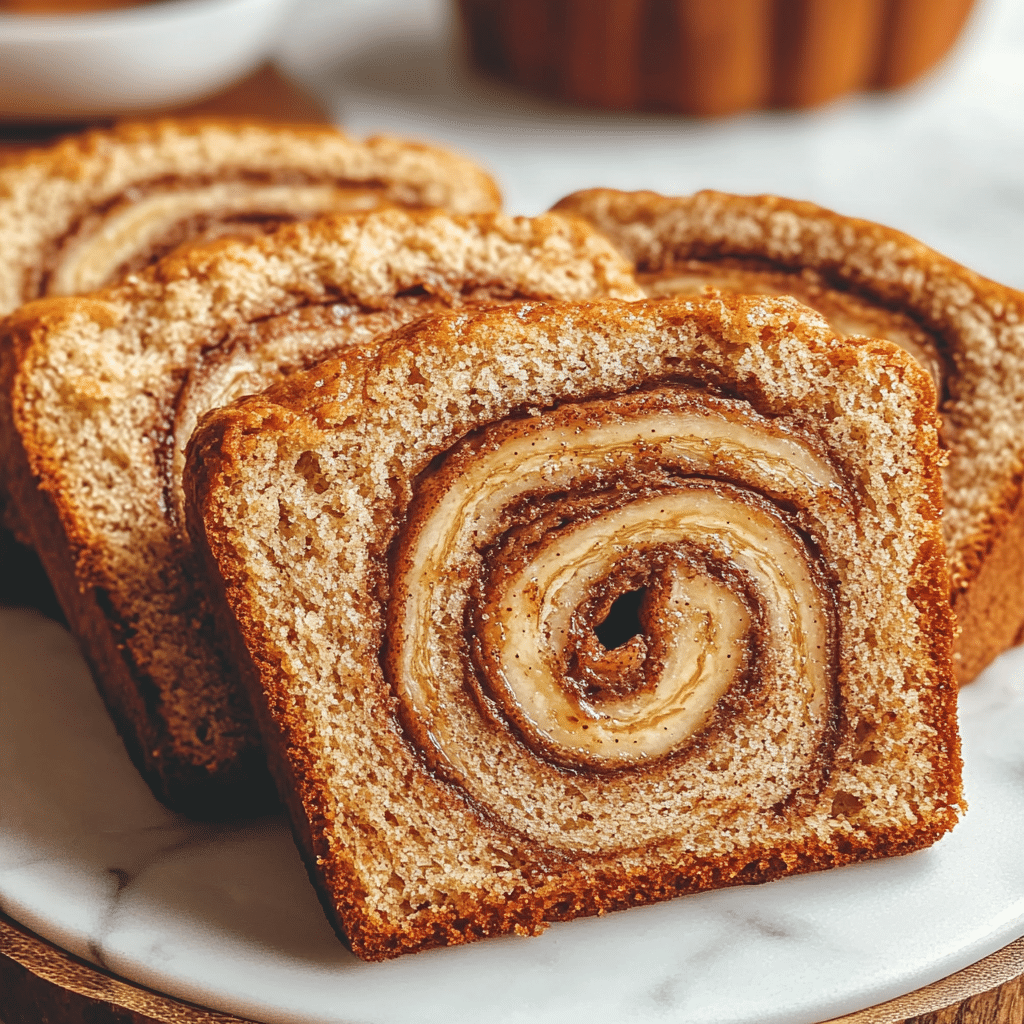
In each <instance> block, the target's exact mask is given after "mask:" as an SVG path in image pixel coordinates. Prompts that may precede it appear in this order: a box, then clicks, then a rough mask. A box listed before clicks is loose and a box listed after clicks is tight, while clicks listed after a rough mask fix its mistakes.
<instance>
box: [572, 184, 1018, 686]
mask: <svg viewBox="0 0 1024 1024" xmlns="http://www.w3.org/2000/svg"><path fill="white" fill-rule="evenodd" d="M555 208H556V209H557V210H560V211H562V212H564V213H569V214H573V215H575V216H581V217H584V218H586V219H587V220H588V221H590V222H591V223H592V224H594V225H595V226H596V227H597V228H598V229H599V230H601V231H602V232H603V233H604V234H605V235H607V236H608V237H609V238H610V239H611V240H612V241H613V242H614V243H615V245H616V246H617V247H618V248H619V249H620V251H621V252H622V253H623V254H624V255H625V256H626V257H627V258H628V259H630V260H631V261H632V262H633V263H634V264H635V266H636V269H637V272H638V276H639V278H640V281H641V283H642V284H643V286H644V288H645V290H646V291H647V293H648V294H649V295H652V296H657V295H698V294H701V293H702V292H703V291H704V289H706V288H713V289H715V290H718V291H722V292H754V293H768V294H776V295H778V294H788V295H794V296H796V297H797V298H798V299H800V300H801V301H802V302H805V303H807V304H808V305H810V306H812V307H814V308H815V309H817V310H818V311H819V312H821V313H822V314H823V315H824V316H825V317H826V318H827V319H828V321H829V323H830V324H831V325H832V327H833V328H834V329H835V330H837V331H839V332H841V333H842V334H844V335H867V336H870V337H883V338H888V339H889V340H890V341H893V342H895V343H896V344H898V345H900V346H901V347H902V348H905V349H906V350H907V351H908V352H910V353H911V354H912V355H913V356H914V357H915V358H916V359H918V361H920V362H921V363H922V365H924V366H925V367H926V368H927V369H928V370H929V372H930V373H931V374H932V376H933V378H934V379H935V382H936V386H937V389H938V392H939V411H940V413H941V415H942V424H943V425H942V439H943V444H944V445H945V447H947V448H948V449H949V463H948V465H947V467H946V469H945V472H944V483H945V500H946V513H945V519H944V531H945V537H946V543H947V545H948V553H949V564H950V570H951V573H952V577H953V597H952V600H953V607H954V609H955V611H956V616H957V619H958V621H959V624H960V632H959V636H958V638H957V641H956V645H955V649H954V658H955V663H956V671H957V676H958V678H959V680H960V682H961V683H966V682H969V681H970V680H971V679H973V678H974V677H975V676H976V675H977V674H978V673H979V672H980V671H981V670H982V669H983V668H984V667H985V666H986V665H987V664H988V663H989V662H990V661H991V660H992V659H993V658H994V657H995V656H996V655H997V654H999V653H1000V652H1002V651H1003V650H1005V649H1006V648H1007V647H1010V646H1012V645H1013V644H1014V643H1015V642H1016V640H1017V637H1018V634H1019V633H1020V631H1021V627H1022V625H1024V431H1022V430H1021V429H1020V424H1021V422H1022V418H1024V325H1022V318H1024V295H1021V293H1020V292H1017V291H1014V290H1013V289H1012V288H1007V287H1004V286H1002V285H998V284H996V283H994V282H993V281H988V280H985V279H984V278H982V277H980V276H979V275H978V274H975V273H973V272H972V271H970V270H968V269H966V268H965V267H962V266H960V265H958V264H956V263H954V262H953V261H952V260H950V259H947V258H946V257H945V256H941V255H939V254H938V253H936V252H934V251H933V250H931V249H929V248H927V247H926V246H924V245H922V244H921V243H920V242H918V241H916V240H914V239H913V238H910V237H909V236H907V235H905V234H902V233H900V232H898V231H893V230H892V229H890V228H886V227H882V226H881V225H878V224H872V223H870V222H869V221H864V220H856V219H854V218H852V217H842V216H839V215H838V214H835V213H832V212H831V211H829V210H823V209H822V208H821V207H818V206H814V205H813V204H811V203H802V202H795V201H793V200H789V199H779V198H777V197H775V196H751V197H746V196H730V195H725V194H723V193H720V192H699V193H697V194H696V195H692V196H683V197H679V198H666V197H664V196H660V195H657V194H656V193H653V192H635V193H627V192H615V191H613V190H609V189H592V190H590V191H586V192H578V193H576V194H574V195H571V196H568V197H566V198H565V199H563V200H562V201H561V202H559V203H558V204H557V205H556V207H555Z"/></svg>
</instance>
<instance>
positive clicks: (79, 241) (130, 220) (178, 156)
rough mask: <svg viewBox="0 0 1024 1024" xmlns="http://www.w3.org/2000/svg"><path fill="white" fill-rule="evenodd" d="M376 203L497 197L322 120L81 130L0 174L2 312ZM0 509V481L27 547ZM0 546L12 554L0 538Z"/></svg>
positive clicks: (468, 204) (421, 150)
mask: <svg viewBox="0 0 1024 1024" xmlns="http://www.w3.org/2000/svg"><path fill="white" fill-rule="evenodd" d="M386 205H398V206H407V207H440V208H443V209H447V210H450V211H452V212H456V213H488V212H493V211H495V210H497V209H498V208H499V206H500V196H499V194H498V190H497V188H496V186H495V184H494V182H493V181H492V180H491V179H490V177H488V175H486V174H485V173H484V172H483V171H482V170H480V169H479V168H478V167H476V166H475V165H474V164H472V163H471V162H470V161H468V160H465V159H462V158H461V157H458V156H455V155H453V154H451V153H447V152H445V151H443V150H441V149H438V148H435V147H431V146H425V145H421V144H419V143H414V142H408V141H403V140H399V139H391V138H384V137H377V138H371V139H367V140H366V141H365V142H364V141H356V140H354V139H350V138H348V137H347V136H345V135H344V134H342V133H341V132H340V131H338V130H336V129H334V128H330V127H325V126H321V125H294V126H287V125H274V124H269V123H261V122H257V121H245V120H227V119H223V120H214V119H193V120H160V121H152V122H140V123H126V124H123V125H119V126H117V127H115V128H112V129H104V130H97V131H91V132H86V133H84V134H82V135H78V136H74V137H72V138H69V139H67V140H65V141H63V142H60V143H58V144H56V145H54V146H51V147H48V148H45V149H38V150H31V151H27V152H25V153H23V154H20V155H19V156H17V157H15V158H12V159H10V160H8V161H6V162H5V164H4V165H3V166H2V167H0V246H2V251H3V257H4V258H3V261H2V262H0V314H6V313H9V312H11V311H12V310H13V309H15V308H16V307H17V306H20V305H21V304H22V303H23V302H27V301H29V300H30V299H35V298H38V297H40V296H44V295H78V294H83V293H86V292H91V291H95V290H96V289H97V288H101V287H105V286H107V285H110V284H114V283H116V282H117V281H119V280H121V279H122V278H123V277H124V276H125V275H126V274H128V273H130V272H133V271H137V270H139V269H141V268H143V267H145V266H147V265H148V264H150V263H152V262H153V261H154V260H156V259H157V258H159V257H160V256H162V255H165V254H166V253H168V252H169V251H171V250H172V249H174V248H176V247H178V246H181V245H184V244H187V243H190V242H194V241H196V240H202V239H210V238H215V237H224V236H230V237H236V238H238V237H241V238H254V237H257V236H259V235H261V234H264V233H266V232H267V231H270V230H272V229H273V228H275V227H277V226H279V225H281V224H282V223H284V222H287V221H294V220H306V219H308V218H310V217H313V216H316V215H319V214H324V213H331V212H345V211H360V210H363V211H365V210H370V209H374V208H377V207H381V206H386ZM5 505H7V499H6V486H5V484H4V481H3V480H2V479H0V513H2V516H0V518H2V519H3V521H5V523H6V525H7V527H8V528H9V529H12V530H13V531H14V532H15V534H16V535H17V536H18V538H19V540H21V541H22V542H24V543H28V542H29V534H30V531H29V530H28V528H27V527H25V526H20V525H19V523H18V520H17V514H16V510H14V509H12V508H9V507H8V508H6V509H5V508H4V506H5ZM0 551H5V552H6V551H9V552H10V554H9V555H8V556H7V559H5V560H10V558H12V557H13V558H18V557H20V556H19V555H18V554H16V553H15V549H14V548H13V547H12V546H11V543H10V540H9V538H7V537H3V536H0ZM22 560H23V561H24V559H22ZM6 568H7V566H0V576H2V575H3V569H6ZM7 591H9V592H7ZM20 598H21V591H20V590H19V588H18V587H17V586H16V585H15V584H14V581H11V583H10V585H9V586H8V587H7V588H6V591H5V588H4V587H3V585H2V584H0V600H4V599H6V600H19V599H20Z"/></svg>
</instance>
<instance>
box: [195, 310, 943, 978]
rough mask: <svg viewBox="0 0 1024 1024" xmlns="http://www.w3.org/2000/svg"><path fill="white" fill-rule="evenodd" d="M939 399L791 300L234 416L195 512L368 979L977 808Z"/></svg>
mask: <svg viewBox="0 0 1024 1024" xmlns="http://www.w3.org/2000/svg"><path fill="white" fill-rule="evenodd" d="M940 462H941V456H940V453H939V450H938V447H937V444H936V416H935V412H934V393H933V389H932V386H931V383H930V379H929V377H928V375H927V374H926V373H925V372H924V371H923V370H921V369H920V368H919V367H918V366H917V365H916V364H915V363H914V362H913V361H912V360H911V359H909V358H908V357H906V356H905V355H904V354H903V353H901V352H900V351H899V350H898V349H896V348H895V347H893V346H891V345H889V344H887V343H884V342H867V343H864V344H860V345H853V344H848V343H845V342H843V341H841V340H839V339H837V338H836V337H835V335H834V333H833V332H832V331H831V330H830V329H829V328H828V326H827V324H826V323H825V322H824V321H823V320H821V319H820V318H819V317H817V316H816V315H815V314H814V313H812V312H811V311H810V310H807V309H806V308H804V307H802V306H801V305H799V304H798V303H796V302H794V301H793V300H791V299H774V298H769V299H760V298H723V299H694V300H688V301H683V300H662V301H653V302H646V303H631V304H625V303H621V302H610V301H606V302H595V303H590V304H560V305H555V306H550V307H546V306H536V305H534V306H529V305H527V306H524V307H520V308H518V309H511V308H509V309H492V310H488V311H483V312H470V311H466V312H464V313H461V314H458V315H445V316H438V317H436V318H428V319H425V320H423V321H420V322H418V323H416V324H413V325H410V326H409V327H406V328H403V329H401V330H399V331H398V332H396V334H395V335H393V336H392V338H391V339H389V340H388V341H387V342H385V343H384V344H383V346H382V348H381V351H380V352H379V353H378V354H375V355H374V356H373V357H371V358H369V359H357V358H355V357H354V356H352V355H350V354H349V355H346V354H344V353H343V354H342V355H340V356H339V357H338V358H336V359H332V360H329V361H326V362H324V363H321V364H319V365H318V366H317V367H315V368H314V369H312V370H311V371H309V372H306V373H299V374H295V375H294V376H292V377H291V378H289V379H288V380H287V381H285V382H283V383H282V384H280V385H276V386H275V387H273V388H271V389H270V390H268V391H267V392H265V393H264V394H262V395H259V396H254V397H251V398H247V399H244V400H242V401H240V402H238V403H236V404H235V405H233V406H230V407H227V408H224V409H221V410H219V411H218V412H216V413H214V414H213V415H211V416H210V417H209V418H208V419H207V420H206V421H205V422H204V424H203V425H202V426H201V427H200V429H199V430H198V431H197V432H196V434H195V435H193V438H192V440H191V442H190V446H189V452H188V459H187V466H186V474H185V481H186V483H185V487H186V503H187V510H188V517H189V518H188V522H189V530H190V534H191V535H192V536H193V537H194V538H195V539H196V542H197V543H198V544H199V545H200V546H201V547H202V549H203V551H204V554H205V557H206V562H207V567H208V571H209V573H210V576H211V580H212V584H213V586H214V588H215V589H216V590H217V592H218V595H219V601H220V605H219V606H220V608H221V611H222V614H223V616H224V618H225V623H226V625H225V628H226V629H227V630H228V631H229V632H230V633H231V635H232V636H233V637H234V643H235V646H236V649H237V652H238V657H239V658H240V661H241V664H242V665H243V675H244V677H245V679H246V682H247V684H248V687H249V689H250V696H251V698H252V700H253V704H254V707H255V709H256V711H257V715H258V716H259V719H260V725H261V730H262V732H263V735H264V737H265V741H266V745H267V750H268V755H269V758H270V763H271V766H272V768H273V769H274V771H275V774H276V776H277V781H278V785H279V789H280V791H281V792H282V795H283V796H284V798H285V800H286V801H287V803H288V806H289V809H290V812H291V815H292V818H293V823H294V826H295V830H296V834H297V835H298V836H299V838H300V840H301V843H302V845H303V848H304V853H305V856H306V858H307V863H308V866H309V870H310V873H311V877H313V878H314V879H315V880H316V881H317V884H318V885H319V887H320V889H321V894H322V898H323V901H324V905H325V907H326V908H327V910H328V913H329V914H330V916H331V918H332V920H333V921H334V923H335V926H336V927H337V929H338V931H339V933H340V934H341V935H342V936H343V937H345V939H346V941H347V942H348V943H349V944H350V945H351V947H352V949H353V950H354V951H355V952H356V953H357V954H358V955H359V956H361V957H364V958H366V959H371V960H377V959H383V958H386V957H391V956H395V955H398V954H400V953H404V952H411V951H415V950H419V949H423V948H427V947H430V946H436V945H443V944H454V943H461V942H467V941H470V940H473V939H477V938H481V937H485V936H489V935H496V934H501V933H508V932H515V933H518V934H529V933H535V932H537V931H539V930H540V929H542V928H543V927H544V926H545V925H546V923H547V922H550V921H555V920H564V919H568V918H572V917H576V916H579V915H584V914H594V913H602V912H604V911H607V910H613V909H620V908H625V907H629V906H633V905H636V904H640V903H647V902H651V901H654V900H661V899H667V898H670V897H672V896H676V895H679V894H682V893H687V892H693V891H697V890H701V889H708V888H713V887H717V886H724V885H732V884H738V883H744V882H760V881H767V880H769V879H773V878H777V877H779V876H781V875H784V874H788V873H792V872H798V871H808V870H814V869H818V868H823V867H828V866H831V865H837V864H844V863H848V862H850V861H853V860H859V859H864V858H869V857H877V856H885V855H891V854H898V853H903V852H906V851H909V850H913V849H917V848H919V847H921V846H924V845H927V844H928V843H931V842H933V841H934V840H935V839H936V838H938V837H939V836H940V835H941V834H943V833H944V832H945V831H946V830H948V829H949V828H951V827H952V825H953V824H954V823H955V821H956V819H957V816H958V812H959V809H960V808H961V806H962V805H961V795H960V784H959V770H960V768H959V748H958V740H957V734H956V720H955V714H956V707H955V703H956V690H955V685H954V683H953V678H952V672H951V667H950V636H951V630H952V612H951V609H950V606H949V602H948V576H947V570H946V564H945V557H944V549H943V545H942V538H941V531H940V525H939V513H940V481H939V469H938V467H939V464H940Z"/></svg>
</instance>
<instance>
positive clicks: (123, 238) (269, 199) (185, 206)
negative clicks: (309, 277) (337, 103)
mask: <svg viewBox="0 0 1024 1024" xmlns="http://www.w3.org/2000/svg"><path fill="white" fill-rule="evenodd" d="M383 196H384V188H383V187H382V186H378V185H373V184H369V185H353V186H339V185H336V184H316V183H302V184H295V183H289V184H280V183H275V182H260V181H246V180H234V181H222V182H213V183H207V184H194V185H190V184H188V183H184V182H183V183H179V184H178V185H174V184H173V183H172V185H171V186H168V187H164V188H160V189H155V190H153V191H152V192H150V193H149V194H145V192H144V190H141V194H140V191H139V190H137V191H135V192H133V193H132V194H129V195H126V196H124V197H123V198H122V199H121V200H120V201H118V202H115V203H113V204H111V205H110V206H109V207H108V208H107V209H105V210H103V211H101V212H98V213H96V214H94V215H93V216H91V217H88V218H86V220H85V221H83V222H82V224H81V225H79V227H78V229H77V230H76V231H75V232H74V234H72V235H70V236H69V237H68V238H66V239H64V241H63V242H62V243H61V244H60V246H59V250H58V252H57V253H56V255H55V257H54V259H53V261H52V263H51V266H50V270H49V274H48V277H47V281H46V289H45V293H46V294H47V295H81V294H85V293H87V292H91V291H95V290H96V289H98V288H102V287H103V286H105V285H107V284H110V283H111V282H112V281H115V280H117V279H118V278H119V277H122V276H123V275H124V274H126V273H129V272H131V271H133V270H138V269H140V268H141V267H144V266H146V265H147V264H149V263H151V262H153V261H154V260H155V259H157V258H158V257H160V256H162V255H164V254H165V253H167V252H170V251H171V250H172V249H174V248H175V247H176V246H178V245H181V244H182V243H184V242H195V241H209V240H212V239H214V238H220V237H232V238H252V237H254V236H256V235H260V234H264V233H265V232H266V231H267V230H269V229H271V228H272V227H274V226H275V225H277V224H280V223H282V222H285V221H291V220H302V219H305V218H309V217H315V216H317V215H318V214H323V213H329V212H333V213H345V212H358V211H361V210H372V209H374V208H376V207H378V206H380V205H381V202H382V200H383Z"/></svg>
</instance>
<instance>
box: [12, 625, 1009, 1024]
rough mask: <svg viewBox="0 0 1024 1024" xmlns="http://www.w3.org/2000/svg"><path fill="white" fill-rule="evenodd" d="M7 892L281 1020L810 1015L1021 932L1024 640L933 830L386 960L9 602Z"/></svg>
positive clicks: (988, 693) (185, 985)
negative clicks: (349, 939)
mask: <svg viewBox="0 0 1024 1024" xmlns="http://www.w3.org/2000/svg"><path fill="white" fill-rule="evenodd" d="M0 656H2V660H3V664H4V665H5V671H4V672H3V675H2V682H0V752H2V753H0V907H2V909H3V910H4V912H5V913H7V914H9V915H10V916H12V917H13V918H15V919H16V920H18V921H21V922H23V923H24V924H25V925H27V926H28V927H30V928H33V929H34V930H36V931H37V932H39V933H40V934H42V935H44V936H45V937H47V938H49V939H51V940H53V941H54V942H56V943H58V944H59V945H61V946H63V947H65V948H67V949H69V950H71V951H72V952H73V953H76V954H77V955H79V956H83V957H85V958H87V959H89V960H92V961H93V962H95V963H98V964H101V965H103V966H104V967H106V968H107V969H109V970H111V971H113V972H115V973H117V974H120V975H123V976H124V977H127V978H129V979H132V980H135V981H137V982H140V983H142V984H145V985H148V986H151V987H153V988H156V989H158V990H160V991H164V992H168V993H170V994H172V995H176V996H179V997H181V998H185V999H189V1000H192V1001H194V1002H198V1003H200V1004H203V1005H207V1006H212V1007H214V1008H215V1009H219V1010H223V1011H227V1012H232V1013H237V1014H239V1015H241V1016H247V1017H252V1018H254V1019H255V1020H259V1021H266V1022H268V1024H349V1022H351V1024H432V1022H434V1021H436V1022H438V1024H440V1022H454V1024H459V1022H467V1024H468V1022H471V1021H474V1022H475V1021H478V1020H480V1019H488V1020H494V1021H498V1022H502V1024H504V1022H509V1024H517V1022H523V1024H525V1022H527V1021H529V1022H531V1024H534V1022H536V1024H561V1022H562V1021H565V1020H566V1019H570V1018H572V1019H588V1020H590V1021H592V1022H593V1024H603V1022H607V1024H612V1022H615V1024H620V1022H641V1021H651V1020H667V1021H680V1022H682V1021H685V1022H687V1024H813V1022H817V1021H820V1020H823V1019H826V1018H828V1017H831V1016H835V1015H838V1014H840V1013H845V1012H848V1011H851V1010H854V1009H858V1008H861V1007H863V1006H866V1005H870V1004H872V1003H876V1002H879V1001H881V1000H884V999H887V998H891V997H893V996H896V995H899V994H901V993H903V992H906V991H909V990H911V989H913V988H916V987H919V986H920V985H923V984H927V983H929V982H931V981H935V980H938V979H939V978H941V977H944V976H945V975H947V974H949V973H951V972H953V971H955V970H958V969H960V968H962V967H965V966H967V965H969V964H970V963H973V962H974V961H976V960H978V959H980V958H981V957H983V956H985V955H986V954H988V953H990V952H993V951H994V950H996V949H998V948H1000V947H1001V946H1003V945H1005V944H1006V943H1007V942H1009V941H1011V940H1013V939H1015V938H1017V937H1018V936H1020V935H1021V934H1024V870H1022V869H1024V853H1022V851H1021V848H1020V842H1019V837H1020V836H1021V835H1024V790H1022V789H1021V787H1020V785H1019V778H1020V775H1021V774H1022V773H1024V748H1022V747H1021V744H1020V743H1019V736H1020V735H1022V734H1024V648H1022V649H1018V650H1016V651H1012V652H1010V653H1009V654H1007V655H1005V656H1004V657H1003V658H1002V659H1000V661H999V662H997V664H996V665H994V666H993V668H992V669H991V670H990V671H988V672H987V673H986V674H985V676H984V677H983V678H982V679H980V680H979V681H978V682H977V683H976V684H974V685H973V686H971V687H970V688H969V689H967V690H965V691H964V693H963V695H962V727H963V734H964V748H965V755H966V760H967V766H968V767H967V773H966V789H967V795H968V799H969V801H970V803H971V808H970V811H969V812H968V814H967V815H966V817H965V819H964V821H963V822H962V823H961V825H960V826H958V828H957V829H956V830H955V831H954V832H953V833H952V834H951V835H949V836H947V837H946V838H945V839H943V840H942V841H941V842H940V843H939V844H937V846H935V847H933V848H931V849H929V850H925V851H922V852H920V853H916V854H912V855H911V856H909V857H903V858H899V859H896V860H890V861H878V862H874V863H869V864H859V865H854V866H852V867H849V868H844V869H841V870H838V871H831V872H823V873H820V874H815V875H803V876H798V877H795V878H789V879H784V880H782V881H780V882H775V883H772V884H770V885H764V886H747V887H740V888H736V889H727V890H722V891H719V892H712V893H704V894H701V895H698V896H694V897H689V898H685V899H680V900H675V901H672V902H670V903H664V904H659V905H657V906H653V907H642V908H637V909H634V910H630V911H626V912H623V913H619V914H612V915H609V916H607V917H604V918H591V919H586V920H581V921H574V922H570V923H567V924H563V925H555V926H553V927H552V928H551V929H550V930H549V931H547V932H546V933H545V934H544V935H542V936H540V937H539V938H535V939H518V938H502V939H496V940H491V941H488V942H481V943H477V944H474V945H471V946H465V947H461V948H457V949H442V950H433V951H430V952H427V953H422V954H418V955H417V956H412V957H405V958H402V959H400V960H397V961H392V962H390V963H386V964H364V963H361V962H360V961H359V960H357V959H356V958H354V957H353V956H352V955H351V954H350V953H348V951H347V950H346V949H345V948H344V947H343V946H342V945H341V943H340V942H339V941H338V940H337V938H336V937H335V935H334V934H333V932H332V931H331V928H330V927H329V926H328V924H327V921H326V919H325V918H324V916H323V913H322V912H321V910H320V907H319V904H318V903H317V899H316V896H315V894H314V892H313V889H312V887H311V886H310V884H309V882H308V880H307V878H306V875H305V871H304V869H303V866H302V863H301V861H300V859H299V856H298V853H297V852H296V850H295V847H294V845H293V844H292V840H291V837H290V833H289V830H288V828H287V825H286V824H285V822H284V821H283V820H282V819H280V818H267V819H261V820H256V821H247V822H239V823H233V824H229V825H216V824H214V825H211V824H205V823H203V824H200V823H194V822H190V821H188V820H186V819H184V818H182V817H180V816H179V815H175V814H172V813H171V812H169V811H167V810H166V809H164V808H163V807H161V806H160V804H158V803H157V802H156V801H155V800H154V799H153V797H152V796H151V795H150V794H149V791H148V790H147V789H146V787H145V785H144V784H143V783H142V781H141V780H140V779H139V777H138V776H137V775H136V773H135V772H134V770H133V769H132V767H131V765H130V763H129V761H128V759H127V756H126V755H125V753H124V750H123V748H122V746H121V743H120V741H119V739H118V737H117V736H116V734H115V733H114V730H113V727H112V726H111V725H110V722H109V719H108V718H107V716H106V714H105V712H104V709H103V707H102V705H101V703H100V700H99V698H98V696H97V695H96V691H95V689H94V687H93V684H92V680H91V679H90V677H89V674H88V672H87V670H86V668H85V666H84V664H83V663H82V662H81V660H80V658H79V657H78V654H77V652H76V650H75V646H74V643H73V641H72V640H71V638H70V637H69V636H68V635H67V633H66V632H65V631H64V630H62V629H61V628H60V627H59V626H57V625H55V624H54V623H52V622H49V621H47V620H45V619H43V618H42V617H40V616H37V615H35V614H34V613H32V612H27V611H11V610H8V611H3V612H0Z"/></svg>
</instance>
